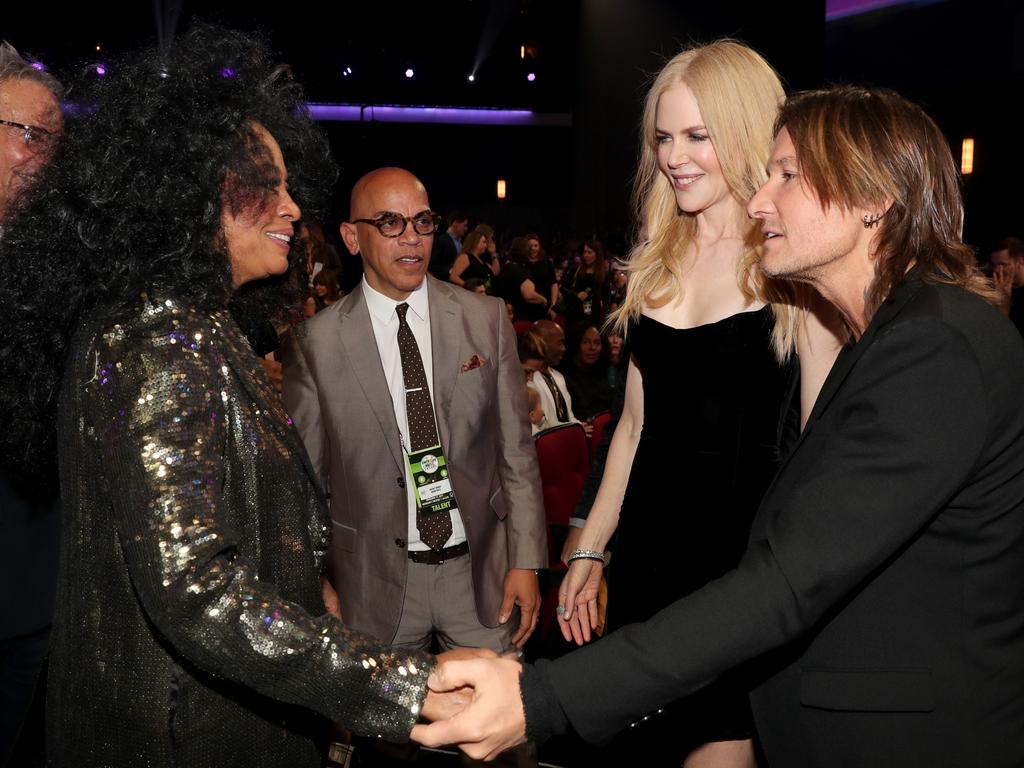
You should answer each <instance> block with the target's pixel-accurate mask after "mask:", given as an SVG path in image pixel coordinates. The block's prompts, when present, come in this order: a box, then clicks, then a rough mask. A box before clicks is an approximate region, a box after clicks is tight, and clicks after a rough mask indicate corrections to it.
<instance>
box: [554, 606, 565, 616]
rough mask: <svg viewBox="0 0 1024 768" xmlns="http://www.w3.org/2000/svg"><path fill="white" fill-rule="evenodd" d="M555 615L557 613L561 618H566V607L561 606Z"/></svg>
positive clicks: (556, 609)
mask: <svg viewBox="0 0 1024 768" xmlns="http://www.w3.org/2000/svg"><path fill="white" fill-rule="evenodd" d="M555 613H557V614H558V615H559V616H565V606H562V605H560V606H558V607H557V608H555Z"/></svg>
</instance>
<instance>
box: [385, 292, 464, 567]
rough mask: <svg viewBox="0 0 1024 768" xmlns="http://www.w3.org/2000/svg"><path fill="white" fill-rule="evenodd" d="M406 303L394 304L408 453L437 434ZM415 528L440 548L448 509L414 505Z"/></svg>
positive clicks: (432, 443) (447, 528) (432, 440)
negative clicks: (427, 509)
mask: <svg viewBox="0 0 1024 768" xmlns="http://www.w3.org/2000/svg"><path fill="white" fill-rule="evenodd" d="M408 311H409V305H408V304H405V303H403V304H399V305H398V306H397V307H395V312H397V313H398V353H399V354H400V355H401V357H402V379H403V381H404V382H405V414H406V419H407V420H408V422H409V450H410V451H411V452H412V453H416V452H417V451H422V450H423V449H424V448H432V447H433V446H435V445H440V444H441V441H440V440H439V439H438V437H437V422H436V421H435V420H434V404H433V402H432V401H431V399H430V385H429V384H428V383H427V374H426V372H425V371H424V370H423V359H422V358H421V357H420V348H419V345H418V344H417V343H416V337H415V336H413V335H412V329H411V328H410V327H409V324H408V323H407V322H406V321H405V313H406V312H408ZM416 529H417V530H418V531H419V533H420V540H421V541H422V542H423V543H424V544H426V545H427V546H428V547H430V548H431V549H441V548H442V547H443V546H444V543H445V542H446V541H448V537H450V536H451V535H452V516H451V512H449V511H448V510H445V511H443V512H438V513H437V514H433V515H429V514H424V510H422V509H420V507H419V505H417V506H416Z"/></svg>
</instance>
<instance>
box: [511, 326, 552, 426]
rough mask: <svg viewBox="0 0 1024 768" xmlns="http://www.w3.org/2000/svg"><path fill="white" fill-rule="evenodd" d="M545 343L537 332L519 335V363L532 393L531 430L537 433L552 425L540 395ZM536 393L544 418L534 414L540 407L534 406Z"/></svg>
mask: <svg viewBox="0 0 1024 768" xmlns="http://www.w3.org/2000/svg"><path fill="white" fill-rule="evenodd" d="M545 351H546V349H545V345H544V342H543V340H542V339H541V338H540V336H539V335H538V334H536V333H524V334H521V335H520V336H519V342H518V344H517V352H518V353H519V364H520V365H522V366H523V375H524V377H525V378H526V389H527V393H528V394H530V397H531V401H530V431H531V432H532V433H533V434H534V435H536V434H537V433H538V432H540V431H541V430H543V429H547V428H548V427H550V426H552V423H551V422H550V421H548V418H547V415H546V413H545V411H544V401H543V399H542V398H541V395H540V389H539V388H538V385H539V386H543V383H542V382H540V375H539V373H538V371H540V370H541V369H542V368H544V367H545V366H546V363H545V362H544V354H545ZM534 395H536V396H537V398H538V409H539V412H540V414H542V415H543V418H540V419H537V418H534V416H535V415H536V413H537V410H538V409H535V408H534V405H533V400H532V398H533V396H534Z"/></svg>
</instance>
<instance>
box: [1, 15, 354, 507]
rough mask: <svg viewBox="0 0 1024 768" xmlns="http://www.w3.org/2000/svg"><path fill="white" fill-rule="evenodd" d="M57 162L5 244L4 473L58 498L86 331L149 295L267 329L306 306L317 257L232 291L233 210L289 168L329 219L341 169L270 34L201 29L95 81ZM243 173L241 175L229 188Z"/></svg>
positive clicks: (77, 91)
mask: <svg viewBox="0 0 1024 768" xmlns="http://www.w3.org/2000/svg"><path fill="white" fill-rule="evenodd" d="M69 93H70V95H71V97H72V99H73V100H74V103H75V109H74V110H73V111H72V112H71V114H70V116H69V118H70V119H68V120H67V122H66V125H65V134H64V137H63V139H62V141H61V143H60V146H59V147H58V149H57V151H56V153H55V156H54V158H53V162H52V163H51V164H50V165H49V166H48V168H47V169H46V170H44V171H43V172H42V173H41V174H40V175H39V177H38V183H37V184H36V185H35V186H33V187H32V189H31V190H29V191H28V192H27V193H26V194H25V195H23V196H22V198H21V199H20V200H19V201H16V202H15V204H14V205H13V206H12V207H11V209H10V213H9V215H8V221H7V222H6V225H5V229H4V233H3V238H2V242H0V264H3V269H2V270H0V307H2V308H3V309H4V314H5V315H6V317H5V325H6V328H5V331H4V334H3V335H2V338H0V423H2V424H3V425H4V428H3V429H2V430H0V469H2V471H4V473H5V474H7V475H8V476H11V475H15V476H18V477H21V478H22V479H23V480H24V479H25V478H26V477H27V478H31V480H32V483H33V484H34V485H35V486H36V487H37V488H38V487H39V486H40V484H42V485H43V486H45V487H49V488H54V487H55V477H56V473H55V466H56V445H55V415H56V414H55V411H56V399H57V393H58V391H59V389H60V380H61V377H62V374H63V367H64V363H65V357H66V354H67V350H68V344H69V342H70V340H71V337H72V335H73V334H74V332H75V331H76V329H77V328H78V327H79V326H80V325H81V324H82V323H83V321H84V320H86V319H87V318H97V319H104V320H106V319H109V320H110V321H111V322H116V321H117V320H120V319H123V318H127V317H128V316H130V315H132V314H134V313H135V312H137V311H138V309H139V307H140V305H141V302H143V301H145V300H146V299H145V298H144V297H145V296H146V295H152V294H153V293H154V292H155V293H159V294H162V295H172V296H176V297H177V298H178V299H179V300H181V301H183V302H186V303H189V304H191V305H193V306H198V307H205V306H210V307H213V306H220V307H223V306H224V305H225V304H227V303H228V302H229V301H230V302H231V303H232V311H233V313H234V314H235V317H236V318H237V319H239V321H240V323H242V324H243V325H244V324H249V325H256V324H258V323H259V321H260V320H261V319H262V320H264V321H265V320H266V319H267V318H270V317H272V316H273V315H275V314H278V313H280V312H281V311H283V310H284V309H285V308H286V307H287V306H288V305H290V304H295V303H298V302H300V301H301V299H302V296H301V295H300V293H299V290H300V289H302V288H304V287H305V286H306V275H305V270H306V264H305V261H306V260H305V253H304V251H303V249H302V246H301V243H299V241H298V238H296V240H295V242H294V245H293V248H292V253H291V254H290V256H289V261H290V265H291V266H290V269H289V272H288V274H286V275H284V276H279V277H277V278H268V279H267V280H262V281H259V282H257V283H250V284H247V285H246V286H244V287H243V288H242V289H241V290H240V291H238V292H237V293H235V294H232V290H231V268H230V263H229V260H228V255H227V252H226V248H225V245H224V240H223V236H222V233H221V213H222V210H223V209H224V208H225V207H227V209H228V210H231V211H233V212H238V211H240V210H244V209H246V208H250V207H253V206H255V205H259V204H260V202H261V200H262V199H263V196H264V195H267V194H269V190H270V189H271V188H273V187H275V186H276V185H277V182H278V179H277V178H276V177H277V171H276V170H275V169H274V166H273V164H272V163H271V162H270V159H269V157H268V156H267V155H268V154H269V153H268V152H266V151H259V149H258V148H265V145H263V143H262V142H261V141H259V140H258V139H257V137H256V134H255V133H254V125H255V124H256V123H258V124H260V125H262V126H264V127H265V128H266V129H267V130H268V131H269V132H270V134H271V135H272V136H273V137H274V138H275V139H276V140H277V142H278V144H279V145H280V147H281V151H282V154H283V156H284V160H285V164H286V166H287V168H288V185H289V191H290V193H291V195H292V197H293V198H294V199H295V201H296V202H297V203H298V204H299V206H300V207H301V208H302V211H303V216H304V217H306V218H314V219H315V218H320V217H322V215H323V212H324V211H323V209H324V207H325V205H326V203H327V195H328V193H329V191H330V187H331V185H332V184H333V183H334V181H335V179H336V176H337V170H336V168H335V166H334V164H333V162H332V161H331V158H330V152H329V149H328V146H327V141H326V139H325V137H324V136H323V135H322V133H321V132H320V131H319V130H318V129H317V127H316V126H315V124H314V123H313V121H312V119H311V118H310V116H309V112H308V109H307V108H306V106H305V101H304V97H303V92H302V88H301V87H300V86H299V85H298V84H297V83H296V82H295V81H294V80H292V78H291V76H290V72H289V70H288V68H287V67H284V66H281V65H280V64H278V63H277V62H276V61H275V60H274V58H273V57H272V54H271V52H270V49H269V47H268V46H267V45H266V43H264V42H263V41H262V40H261V39H259V38H258V37H255V36H253V35H250V34H246V33H241V32H237V31H232V30H228V29H224V28H221V27H216V26H213V25H210V24H206V23H195V24H194V25H193V26H192V28H191V30H190V31H189V32H188V33H187V34H185V35H183V36H182V37H180V38H179V39H178V40H177V41H176V42H175V43H174V44H173V45H172V46H171V47H170V49H169V50H161V49H159V48H156V47H153V48H149V49H146V50H143V51H140V52H136V53H134V54H130V55H128V56H125V57H123V58H122V59H121V60H119V61H115V62H113V63H112V64H110V65H109V66H108V68H107V74H106V76H105V77H97V76H96V73H95V72H84V73H83V74H82V76H81V82H78V83H74V84H73V86H72V88H71V89H70V91H69ZM229 170H230V175H229V173H228V172H229Z"/></svg>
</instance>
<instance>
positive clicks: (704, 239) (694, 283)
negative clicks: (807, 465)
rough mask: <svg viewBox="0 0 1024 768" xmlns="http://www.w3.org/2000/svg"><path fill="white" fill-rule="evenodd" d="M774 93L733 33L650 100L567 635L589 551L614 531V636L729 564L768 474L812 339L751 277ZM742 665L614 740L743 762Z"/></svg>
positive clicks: (686, 64) (589, 605) (585, 597)
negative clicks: (626, 358)
mask: <svg viewBox="0 0 1024 768" xmlns="http://www.w3.org/2000/svg"><path fill="white" fill-rule="evenodd" d="M783 98H784V94H783V90H782V86H781V84H780V83H779V79H778V77H777V75H776V74H775V72H774V71H773V70H772V68H771V67H770V66H769V65H768V64H767V62H765V60H764V59H763V58H762V57H761V56H760V55H758V54H757V53H756V52H754V51H753V50H751V49H750V48H747V47H745V46H743V45H741V44H739V43H736V42H733V41H728V40H724V41H719V42H715V43H712V44H710V45H706V46H703V47H699V48H693V49H690V50H687V51H684V52H683V53H680V54H679V55H678V56H676V57H675V58H673V59H672V60H671V61H669V62H668V64H667V65H666V66H665V67H664V69H662V71H661V72H660V73H659V74H658V76H657V78H656V79H655V81H654V84H653V86H652V87H651V90H650V92H649V93H648V95H647V100H646V105H645V108H644V115H643V125H642V132H643V137H642V145H641V150H640V162H639V170H638V172H637V178H636V182H635V199H636V204H637V208H638V211H639V221H638V225H639V226H638V230H639V231H640V232H642V233H644V235H643V236H641V237H640V238H639V241H638V242H637V243H636V245H635V246H634V248H633V251H632V254H631V257H630V267H629V269H630V278H629V287H628V291H627V294H626V298H625V301H624V302H623V304H622V306H621V307H620V308H619V310H618V311H617V312H616V313H615V314H614V315H613V317H612V322H613V325H614V328H615V330H616V331H618V332H621V333H623V334H628V339H629V343H630V348H631V353H632V355H631V359H630V362H629V369H628V374H627V379H626V398H625V409H624V412H623V414H622V418H621V420H620V421H619V424H618V427H617V428H616V430H615V434H614V437H613V438H612V442H611V446H610V448H609V452H608V459H607V463H606V465H605V472H604V477H603V479H602V482H601V486H600V490H599V491H598V494H597V496H596V499H595V501H594V504H593V506H592V508H591V510H590V514H589V516H588V519H587V522H586V525H585V527H584V528H583V530H582V533H580V534H579V538H578V541H577V543H576V546H575V549H574V553H575V555H576V558H575V559H571V562H570V568H569V572H568V574H567V575H566V577H565V580H564V581H563V584H562V587H561V590H560V602H561V604H560V617H559V618H560V621H559V624H560V627H561V629H562V633H563V634H564V635H565V637H566V639H567V640H568V639H575V640H576V642H577V643H582V642H584V641H586V640H589V637H590V629H591V628H592V627H593V626H595V621H596V618H597V606H596V584H597V581H598V579H599V575H600V570H601V564H600V562H598V561H597V560H595V559H591V558H595V557H596V554H595V553H600V552H603V551H604V550H605V547H606V546H607V545H608V543H609V540H610V538H611V536H612V534H613V533H614V532H615V531H616V528H618V540H617V542H616V546H615V553H614V564H613V565H612V566H611V568H610V569H609V588H610V594H609V600H608V622H609V627H610V628H615V627H618V626H622V625H623V624H626V623H632V622H635V621H643V620H646V619H648V618H650V617H651V616H652V615H653V614H655V613H657V612H658V611H659V610H660V609H661V608H663V607H665V606H666V605H668V604H669V603H671V602H674V601H675V600H677V599H679V598H681V597H683V596H685V595H687V594H689V593H690V592H693V591H695V590H697V589H699V588H700V587H701V586H703V585H704V584H706V583H707V582H709V581H711V580H713V579H715V578H717V577H719V576H721V575H723V574H724V573H726V572H728V571H730V570H731V569H732V568H734V567H735V565H736V563H737V561H738V560H739V558H740V555H741V554H742V553H743V551H744V548H745V545H746V540H747V535H748V533H749V529H750V524H751V521H752V519H753V515H754V512H755V511H756V509H757V506H758V503H759V501H760V499H761V496H762V495H763V493H764V491H765V490H766V488H767V486H768V483H769V482H770V480H771V478H772V477H773V475H774V474H775V472H776V470H777V468H778V463H779V447H778V446H779V436H780V434H781V427H782V426H783V425H784V424H785V423H786V415H787V408H786V407H785V405H784V401H787V400H788V398H787V397H786V393H787V391H788V387H789V383H790V382H791V381H792V376H791V368H792V365H793V364H792V363H791V362H790V361H791V358H792V353H793V351H794V350H795V349H796V347H797V345H798V337H802V341H801V345H802V348H801V352H803V351H804V349H803V347H807V346H808V344H807V342H808V336H807V335H806V333H803V334H801V333H800V332H799V331H800V330H801V329H804V330H805V329H806V325H805V324H804V323H803V322H802V318H803V314H804V313H802V312H800V311H798V310H797V309H796V308H795V307H794V306H793V304H792V299H787V296H786V294H784V293H783V292H782V290H781V289H780V288H779V287H777V286H775V285H773V284H769V283H767V282H766V280H765V278H764V277H763V276H762V275H761V274H760V272H759V271H758V269H757V261H758V256H759V246H760V244H761V242H762V235H761V231H760V223H759V222H756V221H752V220H750V219H749V218H748V217H747V214H746V212H745V206H746V204H747V202H748V201H749V199H750V198H751V197H752V195H753V194H754V192H755V191H756V190H757V189H758V187H759V186H760V185H761V183H762V182H763V181H764V179H765V164H766V161H767V158H768V153H769V148H770V145H771V139H772V125H773V122H774V120H775V117H776V113H777V111H778V107H779V104H780V103H781V101H782V100H783ZM789 291H790V293H791V294H792V295H795V292H793V290H792V289H791V288H790V289H789ZM816 329H817V331H818V332H820V331H821V330H822V329H821V327H820V326H816ZM819 337H820V333H819V336H815V339H816V340H818V339H819ZM825 341H828V339H827V338H826V339H825ZM815 346H816V347H817V351H818V352H820V354H819V355H818V356H817V357H815V356H814V355H811V354H807V355H806V360H804V357H803V356H802V357H801V361H802V362H803V363H805V365H806V366H807V368H806V371H805V372H804V379H803V383H802V384H803V388H802V391H801V395H802V399H803V400H804V401H805V402H804V403H803V407H805V408H806V407H807V405H808V404H809V403H811V402H813V398H814V396H815V394H816V392H817V389H818V387H819V386H820V383H821V380H822V378H823V377H824V375H825V373H827V370H828V368H829V367H830V366H831V362H832V360H833V359H834V355H835V353H836V352H837V351H838V344H837V343H836V342H835V340H834V339H832V340H831V343H817V344H816V345H815ZM815 361H816V365H815V364H812V363H814V362H815ZM794 418H795V417H794ZM793 428H794V429H796V428H797V426H796V423H795V422H794V424H793ZM620 510H621V511H620ZM693 631H694V632H699V631H700V627H694V628H693ZM750 672H751V670H746V671H745V672H741V673H736V674H734V675H733V676H731V677H728V678H725V679H721V680H719V681H718V682H717V683H715V684H714V685H712V686H711V687H709V688H707V689H705V691H702V692H701V693H699V694H697V695H695V696H693V697H691V698H689V699H686V700H683V701H681V702H678V703H677V704H676V705H673V707H670V708H668V709H666V710H664V711H661V710H659V712H658V713H654V714H652V715H651V716H650V717H649V718H648V719H647V720H645V721H643V722H641V723H640V724H639V725H637V727H635V728H633V729H632V730H631V731H630V735H629V736H627V737H621V738H620V747H623V748H624V749H627V750H632V751H634V752H635V749H636V748H637V747H636V746H635V744H642V746H643V750H644V754H645V758H646V759H647V762H646V763H645V764H647V765H652V766H657V765H674V766H679V765H684V766H686V767H687V768H702V767H705V766H729V767H736V768H739V767H740V766H753V765H754V764H755V758H754V748H753V742H752V737H753V722H752V718H751V714H750V706H749V703H748V698H747V693H748V691H749V688H750V687H751V685H752V678H751V677H750V674H749V673H750ZM753 673H755V674H756V670H753ZM630 740H632V741H633V742H634V744H630V743H629V741H630ZM647 756H649V758H647Z"/></svg>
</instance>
